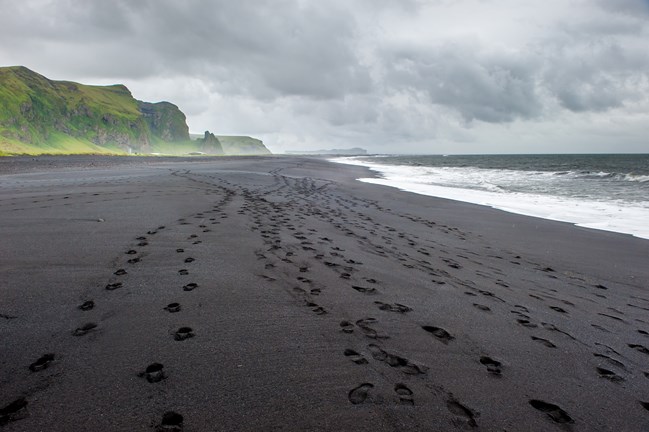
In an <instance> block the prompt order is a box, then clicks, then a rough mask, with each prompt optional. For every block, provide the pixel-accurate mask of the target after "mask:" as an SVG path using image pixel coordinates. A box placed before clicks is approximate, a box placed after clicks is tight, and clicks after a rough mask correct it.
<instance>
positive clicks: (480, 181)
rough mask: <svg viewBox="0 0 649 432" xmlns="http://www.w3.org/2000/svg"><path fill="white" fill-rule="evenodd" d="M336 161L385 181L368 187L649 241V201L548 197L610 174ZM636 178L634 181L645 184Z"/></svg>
mask: <svg viewBox="0 0 649 432" xmlns="http://www.w3.org/2000/svg"><path fill="white" fill-rule="evenodd" d="M332 161H333V162H338V163H346V164H351V165H361V166H365V167H368V168H370V169H371V170H373V171H376V172H377V173H379V174H380V176H381V178H361V179H358V180H360V181H363V182H366V183H374V184H380V185H385V186H392V187H395V188H398V189H400V190H403V191H407V192H413V193H417V194H421V195H428V196H435V197H440V198H447V199H452V200H456V201H464V202H470V203H474V204H480V205H485V206H489V207H493V208H496V209H500V210H504V211H508V212H511V213H517V214H522V215H526V216H534V217H540V218H544V219H550V220H556V221H561V222H569V223H574V224H576V225H577V226H581V227H587V228H593V229H599V230H605V231H613V232H619V233H625V234H631V235H634V236H636V237H640V238H645V239H649V223H648V222H649V201H640V202H624V201H622V200H611V199H609V200H603V199H600V198H599V197H597V195H595V194H588V193H583V194H579V196H574V195H573V196H565V195H564V196H560V195H553V194H552V193H549V191H552V190H553V188H552V182H565V181H570V178H573V179H574V178H575V177H579V176H583V175H596V176H598V177H600V176H601V177H603V176H604V175H605V174H606V173H583V174H581V173H576V172H565V173H557V172H544V171H510V170H491V169H478V168H475V167H426V166H402V165H384V164H378V163H371V162H366V161H360V160H357V159H355V158H336V159H332ZM638 177H639V178H634V179H633V180H632V181H640V182H644V181H646V180H645V179H644V178H643V177H642V176H638Z"/></svg>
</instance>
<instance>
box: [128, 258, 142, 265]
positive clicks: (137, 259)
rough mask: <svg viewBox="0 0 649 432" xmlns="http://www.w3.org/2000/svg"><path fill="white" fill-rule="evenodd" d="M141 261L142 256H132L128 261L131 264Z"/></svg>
mask: <svg viewBox="0 0 649 432" xmlns="http://www.w3.org/2000/svg"><path fill="white" fill-rule="evenodd" d="M139 262H140V258H131V259H130V260H128V261H127V263H129V264H137V263H139Z"/></svg>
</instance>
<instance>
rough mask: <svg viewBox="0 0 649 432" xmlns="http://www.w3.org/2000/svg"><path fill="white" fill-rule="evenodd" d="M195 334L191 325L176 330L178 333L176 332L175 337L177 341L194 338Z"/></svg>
mask: <svg viewBox="0 0 649 432" xmlns="http://www.w3.org/2000/svg"><path fill="white" fill-rule="evenodd" d="M194 336H195V335H194V332H193V330H192V328H191V327H180V328H179V329H178V330H176V333H174V339H176V340H177V341H182V340H185V339H189V338H193V337H194Z"/></svg>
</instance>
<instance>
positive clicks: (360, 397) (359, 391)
mask: <svg viewBox="0 0 649 432" xmlns="http://www.w3.org/2000/svg"><path fill="white" fill-rule="evenodd" d="M371 388H374V384H370V383H363V384H361V385H359V386H358V387H356V388H353V389H352V390H350V391H349V394H348V398H349V401H350V402H351V403H353V404H354V405H358V404H360V403H363V402H365V401H366V400H367V397H368V396H369V390H370V389H371Z"/></svg>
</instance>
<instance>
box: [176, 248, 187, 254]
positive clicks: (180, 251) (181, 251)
mask: <svg viewBox="0 0 649 432" xmlns="http://www.w3.org/2000/svg"><path fill="white" fill-rule="evenodd" d="M176 252H178V253H183V252H185V249H181V248H179V249H176Z"/></svg>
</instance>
